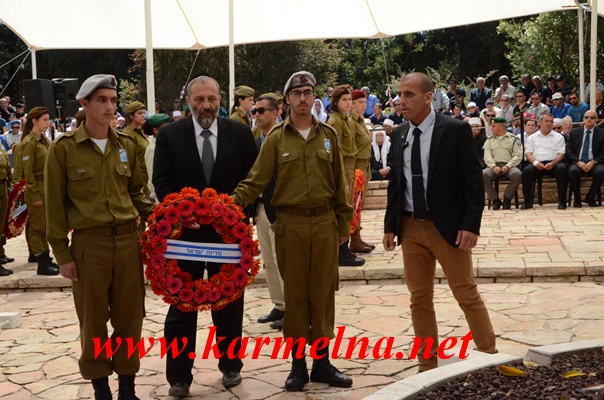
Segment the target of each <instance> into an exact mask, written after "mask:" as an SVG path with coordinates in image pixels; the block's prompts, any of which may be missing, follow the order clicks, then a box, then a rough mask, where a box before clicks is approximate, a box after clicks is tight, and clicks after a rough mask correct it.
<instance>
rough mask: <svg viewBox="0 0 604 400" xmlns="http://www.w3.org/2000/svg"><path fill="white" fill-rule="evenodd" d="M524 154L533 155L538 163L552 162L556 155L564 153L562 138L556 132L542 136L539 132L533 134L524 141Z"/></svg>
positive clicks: (564, 145) (564, 146)
mask: <svg viewBox="0 0 604 400" xmlns="http://www.w3.org/2000/svg"><path fill="white" fill-rule="evenodd" d="M524 148H525V150H524V153H525V154H526V153H533V157H535V160H537V161H539V162H543V161H552V160H554V159H555V158H556V157H557V156H558V154H564V153H566V144H565V142H564V136H562V135H561V134H559V133H558V132H554V131H551V132H550V133H549V134H548V135H544V134H542V133H541V131H537V132H535V133H533V134H532V135H531V136H529V137H528V138H527V139H526V142H525V144H524Z"/></svg>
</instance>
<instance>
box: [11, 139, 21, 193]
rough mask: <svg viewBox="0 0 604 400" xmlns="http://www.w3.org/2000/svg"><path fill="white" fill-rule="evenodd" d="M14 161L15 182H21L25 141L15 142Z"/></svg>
mask: <svg viewBox="0 0 604 400" xmlns="http://www.w3.org/2000/svg"><path fill="white" fill-rule="evenodd" d="M13 162H14V163H15V169H14V170H13V184H15V183H19V181H20V180H21V179H23V143H22V142H17V143H15V147H13Z"/></svg>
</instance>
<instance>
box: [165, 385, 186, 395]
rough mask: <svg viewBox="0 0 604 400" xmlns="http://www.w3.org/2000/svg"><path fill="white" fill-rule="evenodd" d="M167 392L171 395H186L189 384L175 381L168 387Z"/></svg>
mask: <svg viewBox="0 0 604 400" xmlns="http://www.w3.org/2000/svg"><path fill="white" fill-rule="evenodd" d="M168 394H169V395H170V396H172V397H187V396H188V395H189V385H187V384H186V383H175V384H174V385H172V387H171V388H170V391H169V392H168Z"/></svg>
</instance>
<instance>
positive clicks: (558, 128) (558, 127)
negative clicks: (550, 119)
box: [553, 126, 562, 131]
mask: <svg viewBox="0 0 604 400" xmlns="http://www.w3.org/2000/svg"><path fill="white" fill-rule="evenodd" d="M553 129H554V130H555V131H561V130H562V127H561V126H554V127H553Z"/></svg>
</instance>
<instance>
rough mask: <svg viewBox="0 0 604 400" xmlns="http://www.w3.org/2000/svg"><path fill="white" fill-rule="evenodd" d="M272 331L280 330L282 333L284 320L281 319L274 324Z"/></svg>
mask: <svg viewBox="0 0 604 400" xmlns="http://www.w3.org/2000/svg"><path fill="white" fill-rule="evenodd" d="M270 326H271V329H279V330H280V331H282V330H283V318H281V319H280V320H278V321H275V322H273V323H272V324H271V325H270Z"/></svg>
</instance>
